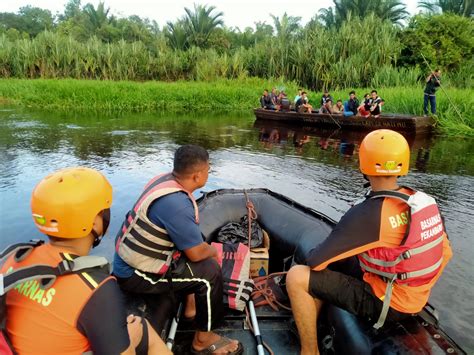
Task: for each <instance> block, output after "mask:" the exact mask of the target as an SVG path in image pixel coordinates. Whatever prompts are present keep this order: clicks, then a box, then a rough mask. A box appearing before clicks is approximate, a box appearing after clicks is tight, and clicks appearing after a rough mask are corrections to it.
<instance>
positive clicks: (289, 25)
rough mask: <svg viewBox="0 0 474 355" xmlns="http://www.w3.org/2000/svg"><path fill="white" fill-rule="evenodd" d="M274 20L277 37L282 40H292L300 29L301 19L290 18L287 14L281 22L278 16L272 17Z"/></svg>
mask: <svg viewBox="0 0 474 355" xmlns="http://www.w3.org/2000/svg"><path fill="white" fill-rule="evenodd" d="M270 16H271V17H272V19H273V25H274V27H275V31H276V35H277V37H278V38H280V39H282V40H288V39H290V38H291V37H292V36H293V35H294V34H295V33H296V32H297V31H298V29H299V28H300V21H301V17H297V16H288V14H287V13H286V12H285V13H284V14H283V16H282V18H281V20H280V18H279V17H278V16H275V15H270Z"/></svg>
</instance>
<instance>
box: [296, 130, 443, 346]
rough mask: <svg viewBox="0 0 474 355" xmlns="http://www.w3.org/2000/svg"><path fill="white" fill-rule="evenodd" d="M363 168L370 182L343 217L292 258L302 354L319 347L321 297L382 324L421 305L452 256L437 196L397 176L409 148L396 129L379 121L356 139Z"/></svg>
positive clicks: (404, 167) (407, 159) (377, 325)
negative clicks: (300, 261) (296, 260)
mask: <svg viewBox="0 0 474 355" xmlns="http://www.w3.org/2000/svg"><path fill="white" fill-rule="evenodd" d="M359 162H360V171H361V172H362V174H364V177H365V178H366V179H367V180H368V181H369V183H370V187H371V189H370V191H369V192H368V193H367V195H366V196H365V199H364V200H363V201H362V202H360V203H358V204H356V205H354V206H353V207H352V208H351V209H349V211H347V212H346V214H345V215H344V216H343V217H342V218H341V220H340V221H339V223H338V224H337V225H336V226H335V227H334V229H333V231H332V232H331V234H330V235H329V236H328V237H327V238H326V240H325V241H323V242H322V243H321V244H320V245H318V246H316V247H315V248H314V249H312V250H311V251H310V253H309V256H308V257H307V262H306V263H307V266H305V265H296V266H294V267H293V268H291V269H290V271H289V273H288V276H287V290H288V294H289V297H290V300H291V306H292V310H293V315H294V318H295V321H296V325H297V328H298V332H299V335H300V340H301V354H318V353H319V351H318V347H317V336H316V322H317V317H318V314H319V312H320V309H321V305H322V304H323V302H329V303H331V304H333V305H335V306H337V307H340V308H343V309H345V310H347V311H348V312H350V313H352V314H355V315H357V316H359V317H363V318H365V319H368V320H369V321H372V322H373V323H374V328H380V327H382V326H383V324H384V323H385V322H393V321H400V320H402V319H404V318H407V317H409V316H410V315H411V314H414V313H417V312H419V311H421V310H422V309H423V307H424V306H425V305H426V303H427V302H428V297H429V295H430V291H431V288H432V287H433V286H434V284H435V283H436V281H437V280H438V278H439V277H440V275H441V273H442V271H443V269H444V267H445V266H446V264H447V263H448V261H449V259H450V258H451V257H452V251H451V247H450V243H449V240H448V238H447V234H446V231H445V228H444V225H443V221H442V217H441V215H440V212H439V210H438V207H437V205H436V202H435V201H434V199H433V198H432V197H430V196H428V195H427V194H425V193H423V192H420V191H415V190H412V189H410V188H407V187H402V186H400V185H399V184H398V177H399V176H403V175H407V174H408V168H409V163H410V149H409V146H408V143H407V141H406V139H405V138H404V137H403V136H402V135H401V134H399V133H397V132H394V131H391V130H386V129H381V130H377V131H373V132H371V133H369V134H368V135H367V136H366V137H365V138H364V140H363V141H362V143H361V145H360V151H359Z"/></svg>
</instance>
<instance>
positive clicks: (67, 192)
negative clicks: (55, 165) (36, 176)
mask: <svg viewBox="0 0 474 355" xmlns="http://www.w3.org/2000/svg"><path fill="white" fill-rule="evenodd" d="M111 205H112V186H111V185H110V183H109V182H108V181H107V179H106V178H105V177H104V176H103V175H102V174H101V173H100V172H98V171H97V170H94V169H90V168H85V167H75V168H66V169H62V170H58V171H56V172H54V173H52V174H50V175H48V176H46V177H45V178H44V179H43V180H41V181H40V182H39V184H38V185H36V187H35V189H34V190H33V194H32V196H31V211H32V213H33V220H34V222H35V225H36V227H38V229H39V230H40V232H41V233H44V234H47V235H49V236H52V237H58V238H83V237H86V236H87V235H89V233H91V231H92V227H93V223H94V219H95V217H96V216H97V215H98V214H99V213H100V212H101V211H104V210H107V209H109V208H110V206H111Z"/></svg>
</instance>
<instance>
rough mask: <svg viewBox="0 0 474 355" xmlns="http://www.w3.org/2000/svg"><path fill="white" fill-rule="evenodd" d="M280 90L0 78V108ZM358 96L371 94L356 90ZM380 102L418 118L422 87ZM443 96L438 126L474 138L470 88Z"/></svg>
mask: <svg viewBox="0 0 474 355" xmlns="http://www.w3.org/2000/svg"><path fill="white" fill-rule="evenodd" d="M272 87H276V88H277V89H278V90H285V91H286V92H287V93H288V96H289V98H290V99H291V100H292V99H293V98H294V95H295V94H296V92H297V89H298V86H297V84H296V83H294V82H283V81H279V80H263V79H259V78H245V79H240V80H226V79H219V80H216V81H213V82H203V81H191V82H190V81H177V82H157V81H148V82H144V83H137V82H131V81H105V80H104V81H97V80H73V79H65V80H42V79H39V80H29V79H0V104H1V103H3V104H5V103H11V104H19V105H23V106H31V107H38V108H52V109H64V110H71V109H73V110H91V109H92V110H109V111H134V112H152V111H157V110H172V111H180V112H186V111H196V110H216V111H217V110H219V111H222V110H224V111H236V110H238V111H241V110H250V109H252V108H254V107H257V106H258V105H259V101H258V99H259V97H260V95H261V94H262V90H263V89H264V88H267V89H271V88H272ZM354 89H356V91H357V94H358V97H359V98H362V97H363V95H364V93H366V92H370V89H360V88H359V89H357V88H354ZM376 89H378V92H379V95H380V96H381V97H382V98H384V99H385V102H386V104H385V106H384V111H385V112H394V113H407V114H415V115H421V114H422V105H423V87H422V86H401V87H395V88H393V87H392V88H383V87H382V88H378V87H376ZM307 91H308V92H309V97H310V102H311V103H312V104H313V106H314V107H315V108H318V105H319V100H320V98H321V94H322V93H321V92H314V91H309V90H307ZM349 91H350V89H346V90H336V91H333V92H331V94H332V96H333V97H334V99H336V100H337V99H341V100H346V99H347V98H348V92H349ZM446 93H447V94H448V95H449V97H450V99H451V101H452V102H453V104H454V105H455V106H456V108H457V109H458V110H459V112H460V113H461V117H459V115H458V114H457V112H456V111H455V109H454V108H453V106H452V105H451V104H450V102H449V101H448V98H447V97H446V95H445V93H444V92H442V91H439V92H438V94H437V103H438V113H439V117H438V123H439V127H440V128H441V129H442V130H443V131H444V132H448V133H452V134H457V133H462V134H466V135H474V115H473V113H472V112H473V111H472V107H474V95H473V92H472V89H455V88H447V89H446Z"/></svg>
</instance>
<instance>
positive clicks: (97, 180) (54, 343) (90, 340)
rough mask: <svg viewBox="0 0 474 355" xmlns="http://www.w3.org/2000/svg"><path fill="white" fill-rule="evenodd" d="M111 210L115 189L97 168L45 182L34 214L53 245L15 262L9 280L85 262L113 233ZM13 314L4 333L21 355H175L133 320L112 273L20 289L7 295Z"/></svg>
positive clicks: (99, 271) (9, 264)
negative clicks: (40, 268) (28, 271)
mask: <svg viewBox="0 0 474 355" xmlns="http://www.w3.org/2000/svg"><path fill="white" fill-rule="evenodd" d="M111 205H112V186H111V185H110V183H109V182H108V181H107V179H106V178H105V177H104V176H103V175H102V174H101V173H99V172H98V171H96V170H93V169H89V168H84V167H77V168H68V169H63V170H59V171H56V172H54V173H52V174H51V175H49V176H47V177H45V178H44V179H43V180H41V181H40V183H39V184H38V185H37V186H36V187H35V189H34V190H33V194H32V198H31V209H32V213H33V220H34V223H35V225H36V227H37V228H38V229H39V231H40V232H41V233H44V234H46V235H47V236H48V239H49V242H47V243H44V244H43V243H38V245H37V246H35V247H33V248H32V250H31V252H30V253H29V254H28V255H27V256H26V257H24V258H22V260H18V258H16V257H15V256H11V257H9V258H8V259H7V260H6V262H5V263H4V264H3V265H2V268H1V273H2V278H3V276H4V275H8V273H12V274H13V273H14V272H16V271H18V270H19V269H20V268H28V267H32V266H34V265H38V264H41V265H49V266H52V267H56V266H57V265H70V262H72V263H74V260H76V259H77V260H79V259H84V257H85V256H87V255H88V254H89V252H90V250H91V248H92V247H94V246H97V245H98V244H99V243H100V240H101V238H102V237H103V235H104V234H105V233H106V231H107V227H108V225H109V221H110V206H111ZM78 258H79V259H78ZM89 258H90V257H89ZM85 259H87V257H86V258H85ZM3 274H4V275H3ZM2 287H3V286H2ZM6 310H7V319H6V327H5V331H4V333H6V335H7V336H8V338H9V340H10V343H11V347H12V350H14V351H15V353H18V354H46V353H54V354H71V355H72V354H82V353H86V352H93V353H95V354H135V353H137V354H146V353H149V354H158V353H159V354H170V352H169V350H167V348H166V347H165V345H164V344H163V342H162V341H161V339H160V338H159V337H158V335H157V334H156V332H155V331H154V330H153V328H151V327H150V325H149V323H148V322H147V321H145V320H144V319H142V318H140V317H136V316H133V315H129V316H128V317H127V313H126V310H125V303H124V298H123V295H122V293H121V291H120V289H119V287H118V285H117V283H116V280H115V278H114V277H112V276H110V274H109V269H108V268H105V269H104V268H97V267H95V268H91V269H85V270H84V271H81V272H78V273H72V274H68V275H64V276H58V277H57V279H56V280H55V282H54V283H53V284H52V285H51V286H50V287H49V288H47V289H43V288H42V287H40V285H39V283H38V281H37V280H35V279H32V280H30V281H27V282H24V283H21V284H18V285H17V286H16V287H15V288H13V289H11V290H10V291H9V292H8V293H6Z"/></svg>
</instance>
